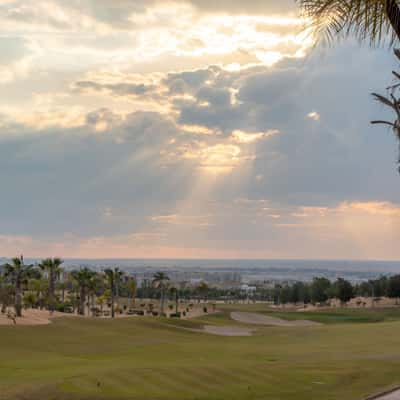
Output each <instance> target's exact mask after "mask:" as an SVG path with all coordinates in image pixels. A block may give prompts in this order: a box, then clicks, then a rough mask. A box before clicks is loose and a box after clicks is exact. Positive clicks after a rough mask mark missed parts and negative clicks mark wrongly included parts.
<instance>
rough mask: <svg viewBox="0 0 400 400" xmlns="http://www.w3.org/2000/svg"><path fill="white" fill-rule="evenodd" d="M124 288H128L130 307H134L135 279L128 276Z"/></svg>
mask: <svg viewBox="0 0 400 400" xmlns="http://www.w3.org/2000/svg"><path fill="white" fill-rule="evenodd" d="M126 288H127V290H128V294H129V298H130V299H131V307H135V299H136V293H137V282H136V279H135V278H133V277H130V278H129V279H128V281H127V282H126Z"/></svg>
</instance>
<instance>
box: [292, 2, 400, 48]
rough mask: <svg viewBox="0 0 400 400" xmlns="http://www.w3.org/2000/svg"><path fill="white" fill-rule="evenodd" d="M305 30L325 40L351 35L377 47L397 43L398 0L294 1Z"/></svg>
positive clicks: (399, 35)
mask: <svg viewBox="0 0 400 400" xmlns="http://www.w3.org/2000/svg"><path fill="white" fill-rule="evenodd" d="M296 2H297V3H298V4H299V6H300V9H301V11H302V14H303V16H304V17H306V18H307V20H308V21H309V27H310V28H311V29H312V30H313V31H314V32H316V33H318V34H322V36H323V37H325V38H327V39H328V40H331V39H333V38H334V37H335V36H347V35H355V36H356V37H357V38H358V39H360V40H361V41H368V42H369V43H370V44H379V43H381V42H383V41H385V40H386V38H387V37H390V38H391V40H392V43H394V42H395V41H397V40H398V39H400V7H399V5H400V1H399V0H296Z"/></svg>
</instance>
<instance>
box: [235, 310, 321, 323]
mask: <svg viewBox="0 0 400 400" xmlns="http://www.w3.org/2000/svg"><path fill="white" fill-rule="evenodd" d="M231 318H232V319H234V320H235V321H238V322H242V323H244V324H251V325H269V326H318V325H321V324H320V323H319V322H314V321H307V320H297V321H287V320H284V319H280V318H275V317H270V316H268V315H263V314H257V313H248V312H232V313H231Z"/></svg>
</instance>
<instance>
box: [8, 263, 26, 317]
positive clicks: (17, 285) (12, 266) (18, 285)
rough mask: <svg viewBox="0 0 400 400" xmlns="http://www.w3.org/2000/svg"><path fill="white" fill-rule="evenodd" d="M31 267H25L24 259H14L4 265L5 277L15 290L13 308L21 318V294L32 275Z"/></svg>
mask: <svg viewBox="0 0 400 400" xmlns="http://www.w3.org/2000/svg"><path fill="white" fill-rule="evenodd" d="M32 270H33V266H32V265H25V263H24V257H23V256H22V255H21V257H15V258H13V259H12V260H11V263H8V264H6V265H5V275H6V277H8V279H9V280H10V282H11V284H12V285H13V287H14V290H15V301H14V308H15V314H16V315H17V317H21V316H22V294H23V285H24V284H26V283H27V281H28V279H29V277H30V276H31V275H32Z"/></svg>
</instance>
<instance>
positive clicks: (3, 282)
mask: <svg viewBox="0 0 400 400" xmlns="http://www.w3.org/2000/svg"><path fill="white" fill-rule="evenodd" d="M13 297H14V288H13V286H12V284H11V283H10V282H9V280H8V279H6V277H5V276H1V277H0V304H1V308H0V312H1V313H2V314H5V313H6V311H7V307H8V306H10V305H11V304H12V303H13Z"/></svg>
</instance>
